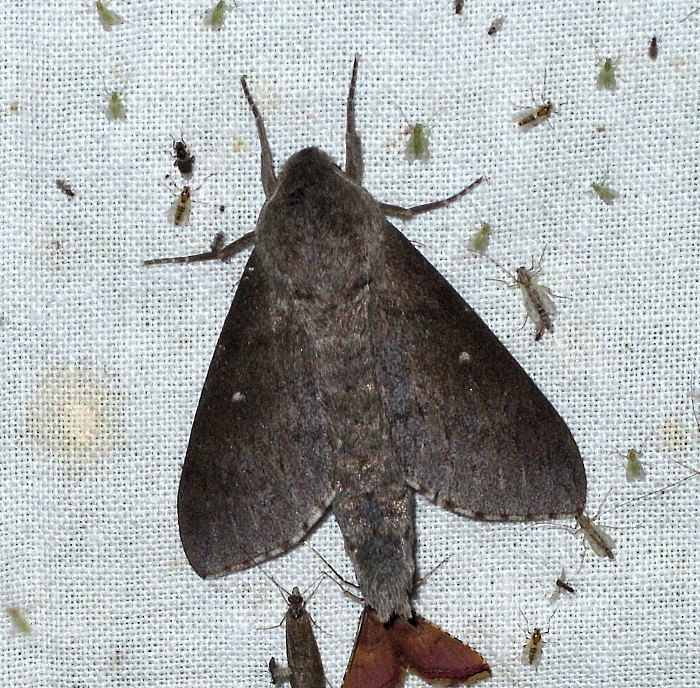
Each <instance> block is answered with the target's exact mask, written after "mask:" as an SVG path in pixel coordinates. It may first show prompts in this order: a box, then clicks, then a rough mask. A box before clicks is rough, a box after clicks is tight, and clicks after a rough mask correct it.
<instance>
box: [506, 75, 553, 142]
mask: <svg viewBox="0 0 700 688" xmlns="http://www.w3.org/2000/svg"><path fill="white" fill-rule="evenodd" d="M546 86H547V72H546V71H545V73H544V82H543V83H542V95H541V96H540V100H541V102H540V103H537V101H536V100H535V95H534V93H532V92H531V95H532V102H533V105H532V107H529V108H525V109H524V110H520V112H516V113H515V114H514V115H513V121H514V122H516V123H517V125H518V129H519V130H520V131H530V129H534V128H535V127H536V126H537V125H538V124H542V122H547V121H548V120H549V117H550V115H551V114H552V113H553V112H556V111H555V110H554V104H553V103H552V101H551V100H545V96H544V92H545V89H546Z"/></svg>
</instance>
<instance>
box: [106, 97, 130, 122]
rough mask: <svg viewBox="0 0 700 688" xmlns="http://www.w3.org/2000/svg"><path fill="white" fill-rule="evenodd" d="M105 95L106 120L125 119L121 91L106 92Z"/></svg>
mask: <svg viewBox="0 0 700 688" xmlns="http://www.w3.org/2000/svg"><path fill="white" fill-rule="evenodd" d="M106 95H107V107H106V108H105V115H106V116H107V119H108V120H110V121H112V120H117V119H126V107H124V101H123V99H122V91H117V90H113V91H110V90H106Z"/></svg>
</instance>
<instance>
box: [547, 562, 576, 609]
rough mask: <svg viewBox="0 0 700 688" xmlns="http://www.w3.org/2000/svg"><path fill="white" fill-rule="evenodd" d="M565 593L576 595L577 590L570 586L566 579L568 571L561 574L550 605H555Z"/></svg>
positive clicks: (555, 585)
mask: <svg viewBox="0 0 700 688" xmlns="http://www.w3.org/2000/svg"><path fill="white" fill-rule="evenodd" d="M562 593H564V594H565V595H575V594H576V590H574V589H573V587H571V585H569V582H568V580H567V578H566V569H562V570H561V573H560V574H559V578H557V580H556V581H555V583H554V592H552V595H551V597H550V598H549V603H550V604H554V603H555V602H556V601H557V600H558V599H559V597H560V595H561V594H562Z"/></svg>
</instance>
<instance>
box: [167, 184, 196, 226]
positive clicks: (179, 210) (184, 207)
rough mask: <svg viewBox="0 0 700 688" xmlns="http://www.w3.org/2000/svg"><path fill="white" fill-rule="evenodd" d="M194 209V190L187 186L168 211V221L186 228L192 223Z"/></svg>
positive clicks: (181, 190) (182, 189)
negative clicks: (191, 213) (191, 217)
mask: <svg viewBox="0 0 700 688" xmlns="http://www.w3.org/2000/svg"><path fill="white" fill-rule="evenodd" d="M191 209H192V190H191V189H190V187H189V186H187V185H185V186H183V187H182V188H181V189H180V193H179V194H178V195H177V198H176V199H175V200H174V201H173V203H172V205H171V206H170V208H169V209H168V212H167V215H168V219H169V220H170V222H172V224H174V225H175V226H176V227H185V226H187V225H188V224H189V223H190V211H191Z"/></svg>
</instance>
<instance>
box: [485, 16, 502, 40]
mask: <svg viewBox="0 0 700 688" xmlns="http://www.w3.org/2000/svg"><path fill="white" fill-rule="evenodd" d="M502 26H503V17H496V18H495V19H494V20H493V21H492V22H491V26H489V29H488V31H487V32H486V33H487V34H488V35H489V36H495V35H496V34H497V33H498V32H499V31H500V30H501V27H502Z"/></svg>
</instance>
